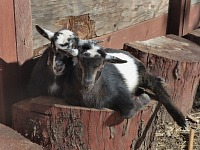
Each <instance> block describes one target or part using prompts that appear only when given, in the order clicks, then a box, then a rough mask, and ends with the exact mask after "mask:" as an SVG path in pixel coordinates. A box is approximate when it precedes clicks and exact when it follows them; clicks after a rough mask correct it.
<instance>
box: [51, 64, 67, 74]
mask: <svg viewBox="0 0 200 150" xmlns="http://www.w3.org/2000/svg"><path fill="white" fill-rule="evenodd" d="M64 70H65V67H64V66H62V67H54V68H53V72H54V74H55V75H56V76H61V75H63V74H64Z"/></svg>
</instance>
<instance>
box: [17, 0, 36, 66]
mask: <svg viewBox="0 0 200 150" xmlns="http://www.w3.org/2000/svg"><path fill="white" fill-rule="evenodd" d="M14 5H15V13H14V14H15V29H16V40H17V41H16V42H17V43H16V45H17V56H18V63H19V64H23V63H24V62H25V61H26V60H28V59H29V58H31V57H32V56H33V47H32V46H33V42H32V41H33V39H32V18H31V17H32V14H31V4H30V1H29V0H15V3H14Z"/></svg>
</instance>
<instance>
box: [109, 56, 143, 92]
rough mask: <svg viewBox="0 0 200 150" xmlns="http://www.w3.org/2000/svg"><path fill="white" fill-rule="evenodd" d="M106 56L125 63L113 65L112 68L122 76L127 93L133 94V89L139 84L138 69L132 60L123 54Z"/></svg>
mask: <svg viewBox="0 0 200 150" xmlns="http://www.w3.org/2000/svg"><path fill="white" fill-rule="evenodd" d="M107 54H109V55H111V56H115V57H118V58H120V59H123V60H126V61H127V63H123V64H114V66H115V67H116V68H117V69H118V70H119V72H120V73H121V74H122V75H123V77H124V79H125V82H126V84H127V87H128V89H129V91H130V92H133V91H134V90H136V89H135V88H136V87H137V85H138V84H139V73H138V67H137V65H136V63H135V61H134V59H133V58H131V57H130V56H128V55H126V54H123V53H107Z"/></svg>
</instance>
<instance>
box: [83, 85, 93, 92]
mask: <svg viewBox="0 0 200 150" xmlns="http://www.w3.org/2000/svg"><path fill="white" fill-rule="evenodd" d="M93 86H94V84H90V85H85V84H84V85H83V90H84V91H90V90H91V89H92V88H93Z"/></svg>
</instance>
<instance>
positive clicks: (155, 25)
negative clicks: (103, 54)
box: [95, 14, 167, 49]
mask: <svg viewBox="0 0 200 150" xmlns="http://www.w3.org/2000/svg"><path fill="white" fill-rule="evenodd" d="M166 29H167V14H166V15H162V16H159V17H156V18H153V19H150V20H148V21H144V22H142V23H139V24H137V25H134V26H131V27H128V28H125V29H122V30H120V31H116V32H113V33H111V34H107V35H104V36H101V37H97V38H95V39H99V40H103V41H104V42H103V43H102V46H105V47H110V48H116V49H122V48H123V44H124V43H128V42H133V41H136V40H147V39H150V38H154V37H157V36H162V35H165V34H166Z"/></svg>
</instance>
